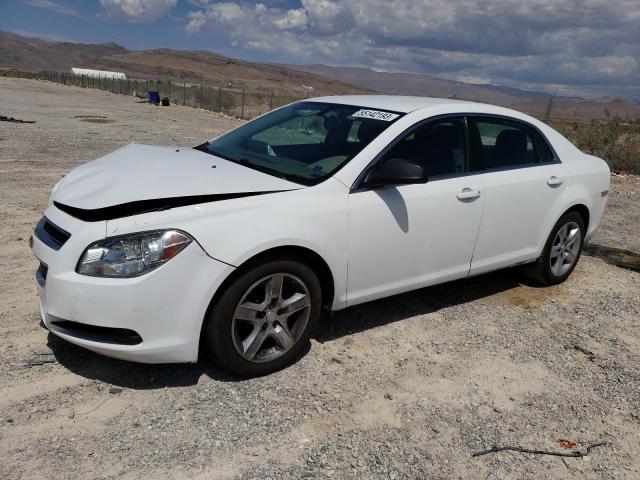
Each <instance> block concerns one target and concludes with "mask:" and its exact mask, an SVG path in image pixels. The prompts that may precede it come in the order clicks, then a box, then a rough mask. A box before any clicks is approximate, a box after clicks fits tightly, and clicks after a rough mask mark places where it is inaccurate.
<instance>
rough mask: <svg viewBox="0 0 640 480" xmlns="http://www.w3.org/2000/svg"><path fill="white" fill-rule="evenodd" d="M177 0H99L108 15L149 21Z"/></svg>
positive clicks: (161, 13) (127, 19)
mask: <svg viewBox="0 0 640 480" xmlns="http://www.w3.org/2000/svg"><path fill="white" fill-rule="evenodd" d="M177 3H178V0H100V5H102V9H103V10H104V13H105V15H106V16H108V17H112V18H116V19H120V20H126V21H129V22H151V21H154V20H157V19H159V18H161V17H163V16H164V15H165V14H167V13H168V12H169V10H171V9H172V8H173V7H175V6H176V4H177Z"/></svg>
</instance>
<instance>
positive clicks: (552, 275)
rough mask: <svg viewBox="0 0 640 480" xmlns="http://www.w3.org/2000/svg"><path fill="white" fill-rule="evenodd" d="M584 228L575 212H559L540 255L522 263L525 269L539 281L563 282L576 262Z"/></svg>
mask: <svg viewBox="0 0 640 480" xmlns="http://www.w3.org/2000/svg"><path fill="white" fill-rule="evenodd" d="M584 232H585V225H584V220H583V219H582V216H581V215H580V214H579V213H577V212H569V213H566V214H565V215H563V216H562V218H560V220H558V222H557V223H556V224H555V226H554V227H553V230H551V233H550V234H549V238H548V239H547V242H546V244H545V246H544V249H543V251H542V254H541V255H540V258H538V260H536V261H535V262H534V263H530V264H529V265H526V266H525V268H524V271H525V273H526V274H527V275H528V276H529V277H530V278H531V279H533V280H535V281H537V282H539V283H541V284H543V285H557V284H559V283H562V282H564V281H565V280H566V279H567V278H568V277H569V275H571V272H573V269H574V268H575V267H576V264H577V263H578V259H579V258H580V254H581V253H582V245H583V242H584Z"/></svg>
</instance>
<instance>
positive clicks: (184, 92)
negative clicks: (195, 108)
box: [182, 82, 187, 107]
mask: <svg viewBox="0 0 640 480" xmlns="http://www.w3.org/2000/svg"><path fill="white" fill-rule="evenodd" d="M186 104H187V83H186V82H182V106H183V107H184V106H185V105H186Z"/></svg>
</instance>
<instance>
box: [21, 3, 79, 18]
mask: <svg viewBox="0 0 640 480" xmlns="http://www.w3.org/2000/svg"><path fill="white" fill-rule="evenodd" d="M22 3H26V4H27V5H31V6H32V7H40V8H46V9H47V10H51V11H52V12H56V13H61V14H62V15H71V16H73V17H82V14H81V13H80V12H78V11H77V10H76V9H74V8H72V7H70V6H69V5H65V4H64V3H61V2H54V1H53V0H22Z"/></svg>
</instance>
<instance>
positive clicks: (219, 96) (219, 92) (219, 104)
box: [218, 85, 222, 113]
mask: <svg viewBox="0 0 640 480" xmlns="http://www.w3.org/2000/svg"><path fill="white" fill-rule="evenodd" d="M218 112H220V113H222V85H220V86H219V87H218Z"/></svg>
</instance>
